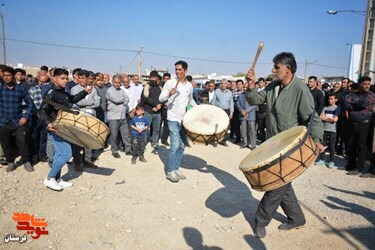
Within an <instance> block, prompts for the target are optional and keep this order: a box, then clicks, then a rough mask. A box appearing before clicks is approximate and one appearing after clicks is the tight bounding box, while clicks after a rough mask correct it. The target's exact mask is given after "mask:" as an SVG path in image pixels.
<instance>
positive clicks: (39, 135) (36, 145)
mask: <svg viewBox="0 0 375 250" xmlns="http://www.w3.org/2000/svg"><path fill="white" fill-rule="evenodd" d="M30 135H31V136H30V137H31V141H30V146H31V150H30V153H31V155H33V156H34V155H35V156H38V157H39V159H40V158H45V157H46V156H47V128H46V125H45V124H44V122H43V120H42V119H40V118H38V117H36V116H34V117H33V118H32V120H31V126H30Z"/></svg>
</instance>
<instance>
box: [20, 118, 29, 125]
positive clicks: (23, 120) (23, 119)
mask: <svg viewBox="0 0 375 250" xmlns="http://www.w3.org/2000/svg"><path fill="white" fill-rule="evenodd" d="M26 122H27V120H26V118H23V117H22V118H21V119H20V121H19V122H18V124H19V125H21V126H22V125H23V124H25V123H26Z"/></svg>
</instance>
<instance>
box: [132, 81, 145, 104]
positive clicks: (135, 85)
mask: <svg viewBox="0 0 375 250" xmlns="http://www.w3.org/2000/svg"><path fill="white" fill-rule="evenodd" d="M132 80H133V81H132V82H131V83H130V88H131V89H132V90H133V93H134V96H135V102H136V103H137V105H138V103H139V101H140V100H141V95H142V91H143V86H142V84H141V83H140V81H139V76H138V75H134V76H133V78H132Z"/></svg>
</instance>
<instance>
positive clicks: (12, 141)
mask: <svg viewBox="0 0 375 250" xmlns="http://www.w3.org/2000/svg"><path fill="white" fill-rule="evenodd" d="M28 126H29V125H28V123H26V124H24V125H22V126H19V125H18V126H11V125H8V126H4V127H0V143H1V146H2V147H3V151H4V156H5V159H6V161H7V162H8V163H13V162H14V160H15V159H16V158H17V152H19V153H20V154H21V160H20V163H21V164H24V163H26V162H29V161H30V153H29V145H28V135H27V133H28Z"/></svg>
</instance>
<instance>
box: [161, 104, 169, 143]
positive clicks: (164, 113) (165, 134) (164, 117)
mask: <svg viewBox="0 0 375 250" xmlns="http://www.w3.org/2000/svg"><path fill="white" fill-rule="evenodd" d="M162 126H163V128H161V127H162ZM160 131H162V134H161V141H163V142H165V141H167V139H168V136H169V128H168V120H167V109H165V108H164V107H163V108H162V109H161V122H160Z"/></svg>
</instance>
